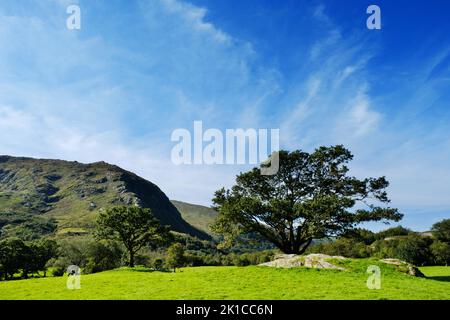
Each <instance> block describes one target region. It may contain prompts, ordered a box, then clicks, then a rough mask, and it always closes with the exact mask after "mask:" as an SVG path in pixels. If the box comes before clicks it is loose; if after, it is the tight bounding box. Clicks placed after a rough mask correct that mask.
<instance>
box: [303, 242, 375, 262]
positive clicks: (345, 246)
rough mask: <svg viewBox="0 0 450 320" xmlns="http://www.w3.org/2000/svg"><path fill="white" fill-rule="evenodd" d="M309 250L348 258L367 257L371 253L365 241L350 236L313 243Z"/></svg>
mask: <svg viewBox="0 0 450 320" xmlns="http://www.w3.org/2000/svg"><path fill="white" fill-rule="evenodd" d="M308 252H309V253H324V254H328V255H332V256H344V257H347V258H367V257H369V256H370V254H371V250H370V248H369V247H368V246H367V245H366V244H365V243H364V242H361V241H358V240H356V239H349V238H339V239H337V240H336V241H333V242H328V243H320V244H317V245H313V246H311V247H310V249H309V250H308Z"/></svg>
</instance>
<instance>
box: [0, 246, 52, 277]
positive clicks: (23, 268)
mask: <svg viewBox="0 0 450 320" xmlns="http://www.w3.org/2000/svg"><path fill="white" fill-rule="evenodd" d="M56 251H57V245H56V243H55V242H54V241H50V240H40V241H34V242H27V243H26V242H23V241H22V240H21V239H18V238H8V239H4V240H2V241H0V280H1V279H5V280H8V279H12V278H13V277H14V275H15V274H17V273H18V272H19V271H20V272H21V276H22V277H23V278H27V277H28V276H29V274H34V273H38V272H39V271H43V272H44V276H45V272H46V270H47V262H48V261H49V260H50V259H51V258H53V257H55V256H56Z"/></svg>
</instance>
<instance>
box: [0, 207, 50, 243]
mask: <svg viewBox="0 0 450 320" xmlns="http://www.w3.org/2000/svg"><path fill="white" fill-rule="evenodd" d="M56 228H57V223H56V220H55V219H53V218H48V217H43V216H35V215H30V214H17V213H0V237H3V238H20V239H22V240H36V239H39V238H41V237H43V236H46V235H50V234H52V233H54V232H55V230H56Z"/></svg>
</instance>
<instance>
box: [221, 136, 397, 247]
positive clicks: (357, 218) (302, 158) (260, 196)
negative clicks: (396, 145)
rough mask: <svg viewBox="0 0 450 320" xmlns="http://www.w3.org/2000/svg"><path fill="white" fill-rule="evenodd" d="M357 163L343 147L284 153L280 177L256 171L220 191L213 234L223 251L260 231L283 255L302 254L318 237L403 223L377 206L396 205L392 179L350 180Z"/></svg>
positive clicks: (277, 174)
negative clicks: (389, 190) (368, 223)
mask: <svg viewBox="0 0 450 320" xmlns="http://www.w3.org/2000/svg"><path fill="white" fill-rule="evenodd" d="M352 159H353V155H352V154H351V153H350V151H349V150H347V149H346V148H344V147H343V146H341V145H337V146H331V147H320V148H318V149H316V150H315V151H314V152H312V153H307V152H304V151H301V150H297V151H293V152H288V151H280V152H279V162H280V167H279V171H278V173H276V174H274V175H261V172H260V169H259V168H253V169H252V170H251V171H249V172H245V173H241V174H239V175H238V176H237V178H236V184H235V185H234V186H233V187H232V188H231V190H226V189H225V188H222V189H220V190H218V191H216V193H215V197H214V199H213V202H214V206H215V209H216V210H218V212H219V215H218V217H217V219H216V221H215V222H214V224H213V226H212V229H213V231H215V232H217V233H219V234H222V235H223V236H224V241H223V243H222V245H223V246H229V245H231V244H232V243H233V241H234V239H235V238H236V237H237V236H238V235H239V234H242V233H248V232H256V233H259V234H260V235H262V236H263V237H264V238H266V239H267V240H269V241H270V242H272V243H273V244H274V245H275V246H276V247H278V248H279V249H280V250H281V251H283V252H285V253H296V254H300V253H303V252H304V251H305V250H306V248H307V247H308V246H309V245H310V244H311V242H312V240H313V239H314V238H324V237H328V236H338V235H341V234H343V233H345V232H348V231H349V230H351V229H353V228H355V227H356V226H357V225H358V224H360V223H362V222H366V221H383V222H386V223H387V222H388V221H389V220H393V221H399V220H400V219H401V218H402V216H403V215H402V214H401V213H399V212H398V210H397V209H395V208H390V207H381V206H378V205H376V203H381V204H385V205H386V204H388V203H389V202H390V200H389V198H388V196H387V192H386V188H387V187H388V186H389V182H388V181H387V180H386V178H385V177H379V178H365V179H358V178H356V177H353V176H350V175H349V174H348V172H349V168H348V167H347V164H348V163H349V162H350V161H351V160H352ZM263 166H265V165H262V167H263ZM357 205H358V206H357ZM356 206H357V208H355V207H356ZM353 208H355V209H354V210H352V209H353Z"/></svg>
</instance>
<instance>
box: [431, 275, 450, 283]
mask: <svg viewBox="0 0 450 320" xmlns="http://www.w3.org/2000/svg"><path fill="white" fill-rule="evenodd" d="M426 278H427V279H430V280H436V281H444V282H450V276H434V277H426Z"/></svg>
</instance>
